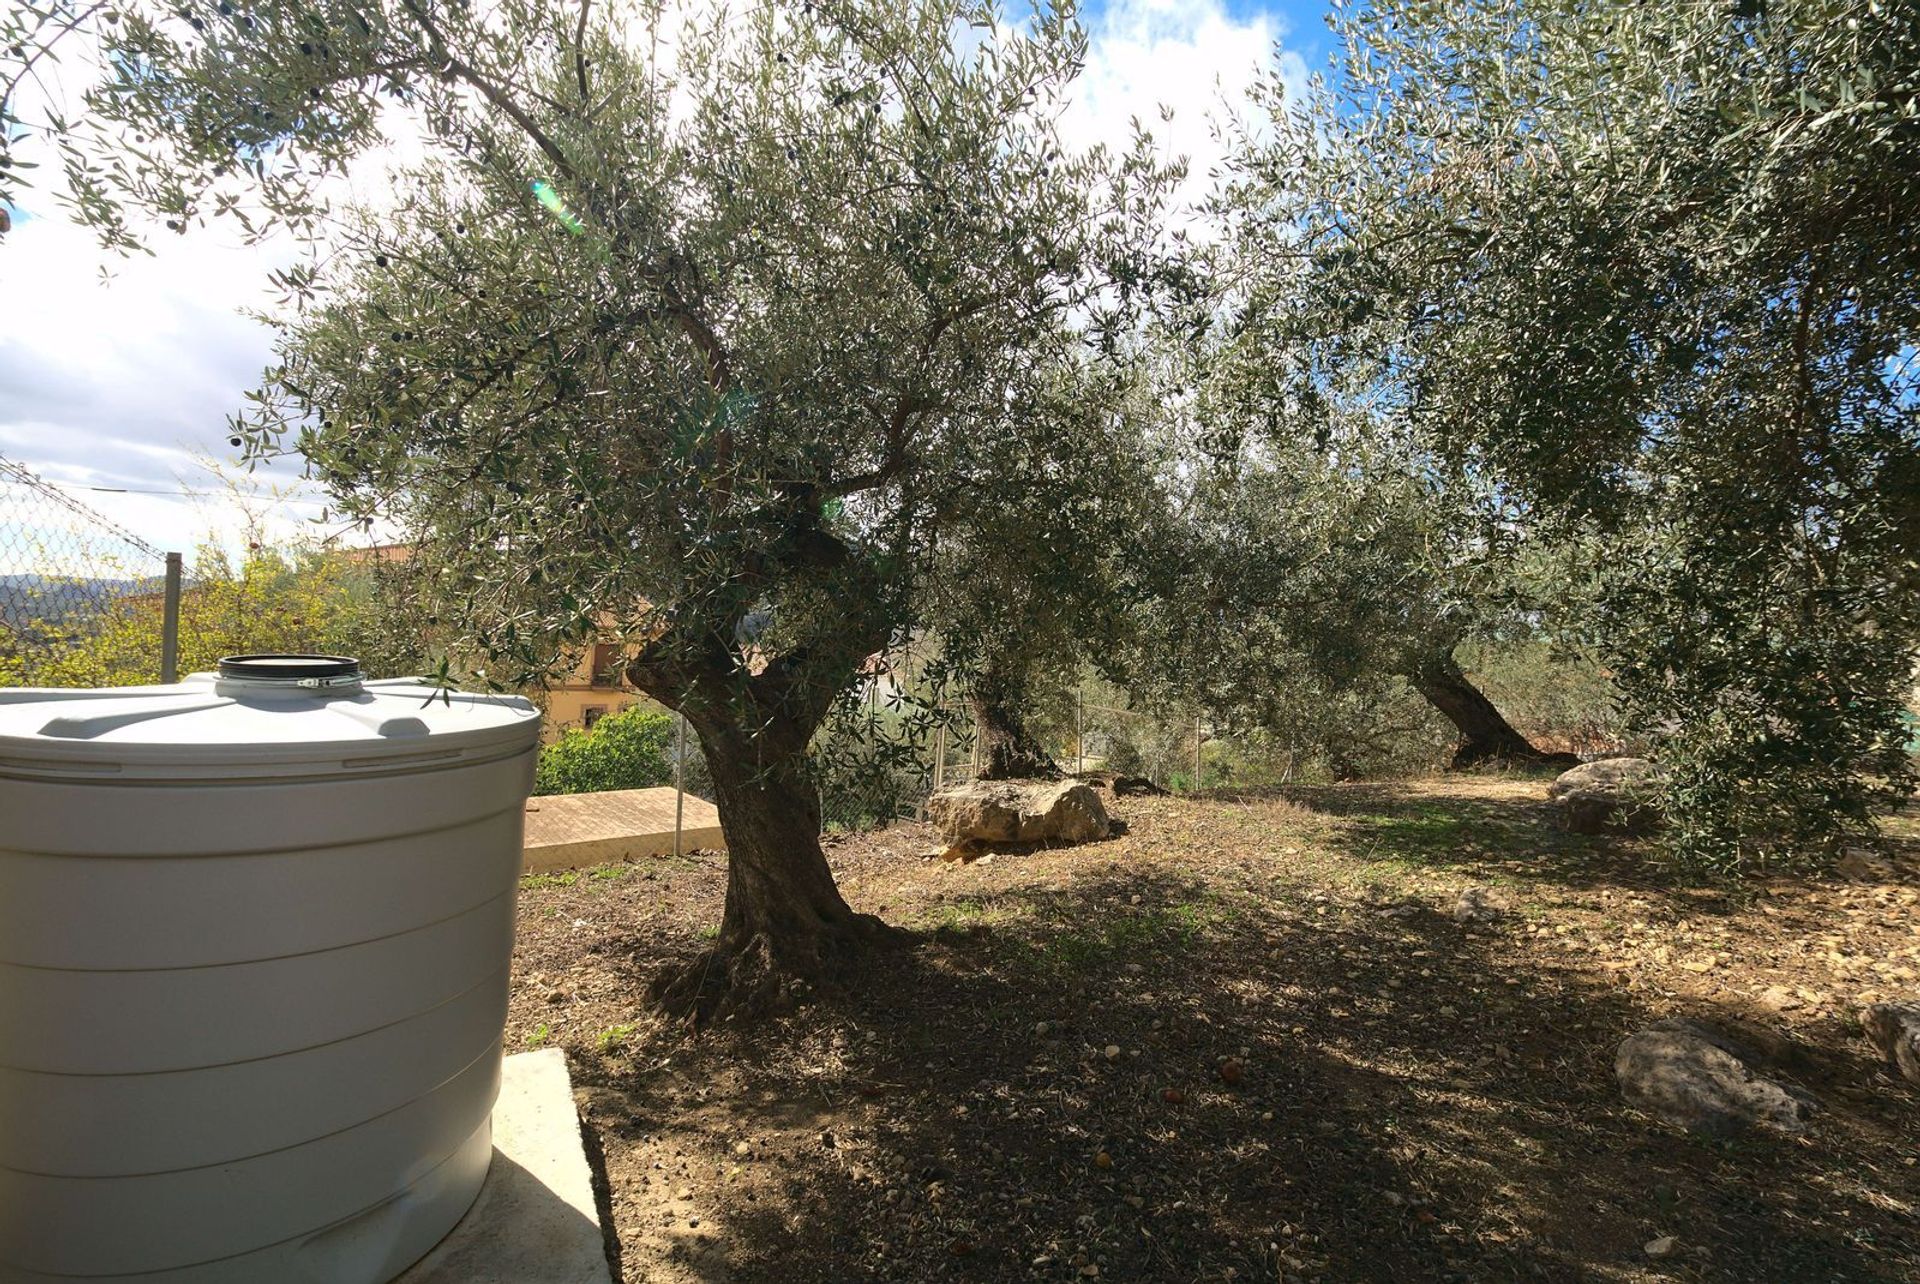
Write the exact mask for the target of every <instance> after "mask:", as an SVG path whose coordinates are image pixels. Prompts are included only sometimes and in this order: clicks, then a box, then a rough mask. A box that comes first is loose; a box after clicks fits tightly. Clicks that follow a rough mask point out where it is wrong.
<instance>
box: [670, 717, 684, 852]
mask: <svg viewBox="0 0 1920 1284" xmlns="http://www.w3.org/2000/svg"><path fill="white" fill-rule="evenodd" d="M686 813H687V715H685V714H684V713H676V714H674V715H673V858H674V859H675V860H679V859H680V828H681V822H682V821H683V820H684V819H685V818H686Z"/></svg>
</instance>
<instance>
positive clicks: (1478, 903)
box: [1453, 887, 1506, 923]
mask: <svg viewBox="0 0 1920 1284" xmlns="http://www.w3.org/2000/svg"><path fill="white" fill-rule="evenodd" d="M1504 913H1506V906H1505V905H1504V904H1503V903H1502V902H1501V900H1500V898H1499V897H1498V896H1497V895H1496V894H1495V893H1494V891H1493V889H1492V888H1489V887H1469V888H1468V889H1467V890H1466V891H1464V892H1462V893H1460V899H1459V900H1457V901H1455V902H1454V903H1453V917H1454V921H1455V922H1459V923H1491V922H1493V921H1494V920H1495V919H1497V918H1499V917H1500V916H1501V915H1502V914H1504Z"/></svg>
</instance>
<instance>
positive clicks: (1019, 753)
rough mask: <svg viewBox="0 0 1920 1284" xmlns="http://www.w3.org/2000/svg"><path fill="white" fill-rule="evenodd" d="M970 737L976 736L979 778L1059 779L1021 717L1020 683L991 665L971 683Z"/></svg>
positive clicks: (1045, 753)
mask: <svg viewBox="0 0 1920 1284" xmlns="http://www.w3.org/2000/svg"><path fill="white" fill-rule="evenodd" d="M968 702H970V704H972V708H973V735H977V737H979V779H983V781H1004V779H1060V766H1058V764H1056V762H1054V760H1052V754H1048V752H1046V750H1044V749H1041V743H1039V741H1037V739H1035V737H1033V733H1031V731H1027V722H1025V718H1023V716H1021V714H1020V683H1014V681H1008V679H1006V678H1004V676H1002V674H998V672H996V670H995V668H993V666H989V668H987V670H985V672H981V674H979V678H975V681H973V691H972V697H970V701H968Z"/></svg>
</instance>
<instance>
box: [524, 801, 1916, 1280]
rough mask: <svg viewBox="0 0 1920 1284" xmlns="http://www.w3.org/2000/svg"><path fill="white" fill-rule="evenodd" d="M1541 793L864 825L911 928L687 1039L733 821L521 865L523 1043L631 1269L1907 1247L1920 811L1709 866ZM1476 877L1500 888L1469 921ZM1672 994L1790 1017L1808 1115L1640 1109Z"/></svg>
mask: <svg viewBox="0 0 1920 1284" xmlns="http://www.w3.org/2000/svg"><path fill="white" fill-rule="evenodd" d="M1540 795H1541V786H1540V784H1539V783H1538V782H1534V781H1522V780H1501V779H1463V780H1448V781H1445V782H1426V783H1420V782H1416V783H1412V784H1407V785H1403V786H1395V787H1379V786H1346V787H1335V788H1327V789H1312V790H1293V791H1290V792H1289V793H1288V795H1287V796H1286V797H1263V798H1252V799H1240V798H1209V799H1198V800H1193V799H1126V800H1122V801H1121V803H1120V804H1119V810H1120V811H1121V812H1122V814H1124V815H1125V816H1126V818H1127V819H1128V820H1129V821H1130V822H1131V826H1132V828H1131V832H1130V833H1129V834H1128V835H1127V836H1125V837H1122V838H1119V839H1115V840H1111V841H1108V842H1104V843H1098V844H1091V845H1088V846H1084V847H1079V848H1073V849H1067V850H1061V851H1054V852H1043V853H1037V854H1031V855H1009V854H1002V855H999V856H996V857H995V858H994V859H993V860H991V861H985V862H979V863H976V864H972V865H968V866H961V867H956V866H948V865H944V864H940V863H937V862H933V861H929V860H926V859H923V858H922V856H921V855H920V853H921V852H923V851H926V850H928V849H930V848H931V847H933V846H935V843H934V841H933V839H932V836H931V835H930V834H928V833H926V832H925V831H922V830H916V829H915V828H913V827H901V828H896V829H893V830H889V831H885V832H883V833H879V834H874V835H861V836H857V837H849V838H844V839H839V840H836V841H835V842H834V843H833V845H832V848H831V852H830V855H831V857H832V859H833V862H834V865H835V869H836V872H837V874H838V876H839V878H840V880H841V884H842V886H843V887H844V888H845V890H846V892H847V895H848V898H849V899H850V900H851V901H852V902H853V903H854V905H855V907H856V908H858V909H863V910H869V911H873V912H876V913H879V914H881V915H882V916H884V917H885V918H887V919H888V920H890V921H892V922H894V923H898V924H901V925H904V926H908V927H910V928H913V929H914V930H915V934H916V935H915V939H916V941H917V944H916V945H915V946H914V947H913V948H911V949H908V950H904V951H901V952H899V953H896V954H888V955H886V956H884V957H880V958H876V959H875V960H874V961H873V964H872V967H871V969H870V972H869V974H868V975H865V976H860V977H854V978H850V985H849V989H848V993H847V994H846V995H845V996H843V997H841V998H838V999H833V1000H830V1001H827V1002H823V1003H821V1004H820V1005H818V1006H816V1007H814V1008H811V1009H808V1010H806V1011H804V1012H802V1013H801V1014H799V1015H798V1016H796V1017H793V1018H791V1019H789V1020H786V1021H784V1022H781V1023H779V1024H778V1025H775V1026H772V1027H769V1028H764V1029H760V1030H756V1031H752V1032H747V1033H741V1032H726V1031H722V1032H718V1033H711V1034H707V1035H704V1036H701V1037H699V1038H691V1037H688V1036H686V1035H683V1034H681V1033H680V1032H678V1031H676V1030H672V1029H668V1028H665V1027H663V1026H662V1025H661V1024H659V1023H658V1022H656V1021H655V1020H654V1019H653V1018H652V1017H651V1016H649V1015H648V1013H647V1012H646V1010H645V1008H644V1005H643V1002H642V999H641V997H640V996H641V995H642V993H643V991H644V986H645V982H646V981H647V979H648V978H649V977H650V976H651V975H652V974H653V972H654V971H655V970H656V969H657V968H658V967H659V966H660V965H661V964H662V963H664V962H666V961H669V960H674V959H680V958H684V957H687V956H689V955H691V954H693V953H695V952H696V951H697V950H698V949H699V947H700V946H701V944H702V943H703V938H704V936H706V935H709V934H710V925H711V924H713V923H714V922H716V921H717V919H718V915H719V908H720V897H721V893H722V888H723V883H724V865H723V862H722V861H721V859H720V858H716V857H698V856H697V857H695V858H693V859H691V860H688V861H684V862H681V863H680V864H678V865H675V864H673V863H672V862H648V863H645V864H640V865H632V866H622V867H617V868H615V869H612V870H607V871H598V872H595V873H593V874H587V875H582V876H580V877H578V878H575V879H572V880H558V879H544V880H530V881H529V886H528V887H527V889H526V890H525V892H524V894H523V898H522V910H521V941H520V946H519V952H518V959H517V962H518V978H517V983H516V988H515V994H514V1000H513V1011H512V1017H511V1022H510V1027H509V1038H510V1040H512V1041H513V1042H515V1043H519V1042H523V1041H529V1042H544V1043H552V1044H557V1045H559V1046H562V1047H564V1048H565V1049H566V1051H567V1054H568V1059H569V1062H570V1063H571V1065H572V1068H573V1072H574V1076H575V1083H576V1086H577V1088H578V1090H579V1098H580V1102H581V1106H582V1113H583V1118H584V1120H585V1123H586V1126H587V1129H588V1133H589V1136H590V1141H591V1143H592V1145H593V1147H594V1149H595V1150H596V1152H597V1153H596V1162H597V1164H598V1166H599V1168H600V1170H601V1172H602V1174H603V1177H604V1181H605V1192H604V1193H605V1198H606V1208H605V1209H604V1210H603V1211H604V1212H606V1213H608V1214H609V1215H610V1223H611V1227H612V1229H613V1231H614V1233H615V1235H616V1237H617V1241H618V1242H617V1244H615V1245H613V1248H614V1250H615V1252H616V1253H617V1260H618V1265H619V1268H620V1270H621V1272H622V1274H623V1275H624V1278H625V1279H626V1280H628V1281H643V1280H644V1281H657V1282H662V1284H665V1282H675V1281H720V1280H733V1281H760V1280H777V1281H781V1284H799V1282H800V1281H811V1280H822V1281H825V1280H897V1281H918V1280H943V1279H953V1280H1016V1279H1017V1280H1069V1279H1072V1280H1085V1279H1094V1278H1098V1279H1103V1280H1154V1281H1163V1280H1164V1281H1182V1280H1241V1281H1245V1280H1269V1281H1271V1280H1278V1279H1288V1280H1293V1279H1323V1280H1330V1281H1331V1280H1395V1281H1409V1282H1410V1281H1426V1280H1447V1279H1453V1280H1462V1281H1481V1280H1506V1279H1529V1280H1531V1279H1552V1280H1622V1281H1627V1280H1650V1279H1680V1280H1726V1281H1759V1280H1778V1281H1796V1282H1797V1281H1829V1280H1888V1281H1892V1280H1912V1279H1915V1278H1920V1169H1916V1167H1915V1162H1916V1149H1917V1147H1916V1141H1915V1139H1916V1137H1920V1092H1916V1091H1915V1090H1914V1089H1912V1088H1911V1087H1909V1086H1907V1085H1905V1084H1904V1083H1901V1082H1898V1081H1897V1080H1895V1079H1893V1078H1891V1077H1890V1076H1889V1075H1888V1074H1887V1072H1886V1071H1885V1070H1884V1069H1882V1068H1881V1067H1880V1066H1879V1064H1878V1063H1877V1061H1876V1060H1875V1059H1874V1056H1873V1053H1872V1051H1871V1049H1870V1048H1868V1046H1867V1045H1866V1044H1865V1043H1864V1042H1863V1041H1862V1040H1861V1039H1860V1038H1859V1037H1858V1030H1857V1027H1856V1026H1855V1025H1854V1024H1853V1018H1852V1012H1853V1010H1854V1008H1855V1006H1856V1005H1857V1004H1858V1003H1859V1002H1861V1001H1865V1000H1867V999H1869V998H1871V997H1874V996H1887V995H1893V994H1901V993H1905V994H1912V993H1915V992H1916V991H1920V984H1916V982H1915V969H1916V968H1920V934H1916V931H1915V926H1916V924H1915V902H1916V899H1917V896H1920V894H1917V892H1916V888H1917V887H1920V873H1917V872H1916V862H1915V860H1914V856H1915V854H1916V852H1915V850H1913V849H1914V848H1916V847H1920V843H1916V842H1915V840H1916V839H1920V832H1917V831H1920V826H1915V825H1914V824H1913V823H1912V822H1911V821H1908V822H1903V823H1904V824H1905V825H1906V829H1905V831H1904V838H1905V840H1906V841H1907V842H1908V844H1909V850H1908V851H1907V852H1906V853H1905V854H1904V855H1903V858H1902V860H1901V862H1900V863H1899V864H1898V865H1897V867H1896V869H1895V871H1894V872H1893V873H1892V874H1890V875H1889V876H1888V877H1887V878H1885V879H1883V880H1881V881H1876V882H1867V883H1857V882H1841V881H1800V880H1792V881H1789V880H1780V881H1776V882H1772V883H1769V884H1767V885H1765V886H1762V887H1757V888H1756V887H1746V888H1727V887H1721V886H1713V885H1698V884H1687V883H1682V882H1676V881H1675V880H1672V879H1668V878H1665V877H1663V876H1662V875H1661V873H1660V872H1659V871H1657V870H1654V869H1651V868H1649V867H1648V865H1647V863H1646V855H1645V853H1644V851H1642V850H1641V849H1639V848H1637V847H1635V846H1634V845H1632V844H1629V843H1624V842H1611V841H1603V840H1588V839H1580V838H1571V837H1569V836H1567V835H1564V834H1561V833H1559V832H1558V831H1557V830H1555V829H1554V828H1553V827H1552V826H1551V824H1550V822H1549V821H1548V820H1547V818H1546V817H1545V815H1544V812H1543V809H1542V807H1541V806H1540V804H1539V802H1538V799H1539V797H1540ZM1474 885H1477V886H1493V887H1495V888H1496V889H1497V890H1498V891H1499V893H1500V894H1501V895H1503V896H1504V897H1505V898H1507V900H1508V902H1509V906H1510V908H1509V912H1508V913H1507V915H1506V916H1505V917H1504V918H1502V919H1501V920H1499V921H1498V922H1496V923H1493V924H1489V925H1486V926H1483V927H1472V926H1464V925H1462V924H1459V923H1456V922H1455V921H1454V920H1453V919H1452V918H1451V916H1450V915H1449V913H1448V911H1449V910H1450V908H1451V906H1452V905H1453V902H1454V899H1455V898H1456V897H1457V895H1458V894H1459V892H1460V891H1461V890H1462V889H1463V888H1465V887H1467V886H1474ZM703 928H708V929H709V931H708V932H703V930H702V929H703ZM1673 1013H1684V1014H1688V1015H1692V1016H1695V1017H1697V1018H1700V1019H1704V1020H1707V1021H1710V1022H1713V1023H1715V1024H1718V1025H1720V1026H1722V1027H1724V1028H1729V1029H1734V1030H1737V1031H1740V1032H1742V1033H1744V1034H1745V1035H1746V1036H1747V1037H1748V1038H1750V1039H1751V1040H1753V1041H1754V1042H1756V1043H1757V1044H1759V1045H1760V1046H1762V1047H1764V1048H1765V1049H1766V1050H1767V1052H1768V1054H1769V1057H1770V1060H1771V1062H1772V1070H1771V1072H1772V1073H1776V1074H1779V1075H1782V1076H1784V1077H1787V1078H1790V1079H1792V1080H1793V1081H1795V1082H1797V1083H1799V1084H1801V1085H1802V1086H1804V1087H1805V1088H1807V1089H1808V1090H1810V1091H1812V1092H1813V1093H1814V1095H1815V1096H1816V1097H1818V1098H1819V1099H1820V1100H1821V1101H1822V1103H1823V1104H1824V1106H1825V1109H1824V1110H1823V1111H1822V1113H1821V1114H1820V1116H1819V1117H1818V1119H1817V1121H1816V1123H1815V1126H1814V1127H1813V1129H1812V1130H1811V1131H1810V1132H1809V1133H1808V1134H1807V1135H1805V1136H1804V1137H1801V1138H1783V1137H1775V1136H1752V1137H1747V1138H1740V1139H1735V1140H1731V1141H1714V1140H1707V1139H1701V1138H1695V1137H1692V1136H1688V1135H1685V1134H1682V1133H1678V1132H1676V1131H1673V1130H1671V1129H1669V1128H1666V1127H1664V1126H1662V1125H1659V1124H1657V1123H1655V1122H1653V1121H1650V1120H1648V1119H1646V1118H1644V1117H1641V1116H1639V1115H1636V1114H1635V1113H1633V1112H1631V1111H1629V1110H1627V1109H1626V1108H1625V1107H1624V1106H1623V1105H1622V1104H1621V1103H1620V1100H1619V1097H1618V1093H1617V1092H1616V1090H1615V1088H1614V1085H1613V1079H1612V1073H1611V1063H1612V1055H1613V1049H1614V1047H1615V1046H1616V1045H1617V1044H1618V1042H1619V1041H1620V1039H1621V1038H1622V1037H1624V1036H1625V1035H1626V1034H1627V1033H1629V1032H1630V1031H1632V1030H1633V1029H1635V1028H1638V1027H1639V1026H1641V1025H1643V1024H1645V1023H1647V1022H1649V1021H1651V1020H1654V1019H1657V1018H1659V1017H1661V1016H1666V1015H1669V1014H1673ZM1229 1060H1231V1061H1233V1062H1235V1063H1236V1064H1237V1065H1238V1066H1239V1067H1240V1069H1241V1073H1240V1074H1239V1075H1238V1076H1237V1081H1235V1082H1228V1081H1227V1078H1223V1076H1222V1066H1223V1065H1224V1064H1225V1063H1226V1062H1228V1061H1229ZM1227 1074H1228V1077H1236V1076H1234V1075H1233V1072H1232V1071H1231V1070H1229V1071H1228V1072H1227ZM1103 1156H1104V1158H1103ZM1663 1235H1672V1236H1674V1237H1675V1248H1674V1251H1673V1252H1672V1254H1671V1255H1670V1256H1667V1257H1664V1258H1661V1259H1658V1260H1655V1259H1652V1258H1649V1257H1648V1256H1647V1254H1646V1253H1645V1252H1644V1251H1643V1246H1644V1245H1646V1244H1647V1243H1648V1242H1650V1241H1652V1240H1654V1239H1656V1238H1657V1237H1659V1236H1663Z"/></svg>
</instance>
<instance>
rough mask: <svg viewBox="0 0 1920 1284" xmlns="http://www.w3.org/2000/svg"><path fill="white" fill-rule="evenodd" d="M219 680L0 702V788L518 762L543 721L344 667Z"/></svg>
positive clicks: (34, 692) (249, 673)
mask: <svg viewBox="0 0 1920 1284" xmlns="http://www.w3.org/2000/svg"><path fill="white" fill-rule="evenodd" d="M262 661H264V662H265V663H262ZM236 668H237V670H238V672H237V674H236V672H235V670H236ZM221 669H222V672H221V673H220V674H218V675H215V674H212V673H195V674H191V675H189V676H188V677H187V678H186V679H184V680H183V681H181V682H179V683H177V684H175V685H173V686H151V687H103V688H96V689H90V690H60V689H35V688H29V687H14V688H7V689H0V776H17V775H22V774H27V775H35V776H39V775H46V774H50V773H51V774H70V773H81V774H86V775H90V776H92V775H99V774H101V773H106V774H108V775H111V776H113V777H114V778H116V779H119V780H132V779H158V778H166V779H196V780H210V779H221V780H228V781H233V780H241V779H256V778H260V777H266V776H286V775H311V774H315V773H321V774H332V773H334V772H340V771H344V772H347V773H349V774H358V773H362V772H379V771H383V770H388V769H395V770H398V769H409V770H410V769H413V768H416V767H427V766H432V765H449V764H451V763H454V762H459V761H473V760H475V759H476V758H483V757H490V756H494V755H500V754H515V753H522V752H525V751H528V750H530V749H532V747H533V745H534V743H535V741H536V740H537V739H538V737H539V734H540V713H539V710H537V709H535V708H534V707H533V705H532V704H530V703H529V702H528V701H526V700H524V699H522V698H519V697H517V696H510V695H495V694H487V693H481V692H468V691H457V690H451V689H447V688H443V687H440V686H436V685H434V684H431V683H427V682H423V681H420V680H418V679H383V680H374V681H369V680H366V679H364V678H363V677H362V676H361V674H360V670H359V667H358V666H357V665H356V664H355V663H354V661H352V660H348V659H346V658H344V657H341V656H235V657H233V658H232V659H230V660H226V661H222V663H221Z"/></svg>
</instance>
